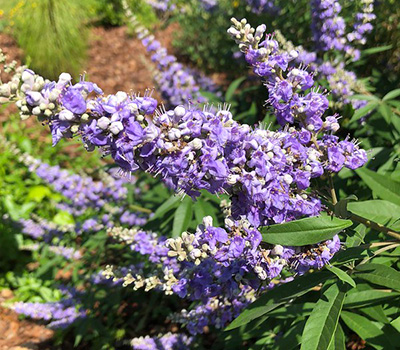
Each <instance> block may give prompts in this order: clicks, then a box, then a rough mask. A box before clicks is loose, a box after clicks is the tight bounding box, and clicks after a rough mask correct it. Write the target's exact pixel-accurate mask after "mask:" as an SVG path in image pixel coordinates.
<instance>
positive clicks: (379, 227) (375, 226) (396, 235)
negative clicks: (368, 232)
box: [350, 213, 400, 240]
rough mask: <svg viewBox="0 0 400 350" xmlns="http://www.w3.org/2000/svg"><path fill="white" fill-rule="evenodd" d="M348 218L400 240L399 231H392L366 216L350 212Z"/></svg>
mask: <svg viewBox="0 0 400 350" xmlns="http://www.w3.org/2000/svg"><path fill="white" fill-rule="evenodd" d="M350 220H352V221H356V222H359V223H361V224H363V225H365V226H367V227H370V228H372V229H374V230H376V231H379V232H383V233H385V234H387V235H389V236H391V237H393V238H396V239H397V240H400V232H397V231H394V230H392V229H390V228H388V227H386V226H383V225H381V224H378V223H377V222H374V221H371V220H368V219H366V218H363V217H362V216H359V215H356V214H353V213H351V215H350Z"/></svg>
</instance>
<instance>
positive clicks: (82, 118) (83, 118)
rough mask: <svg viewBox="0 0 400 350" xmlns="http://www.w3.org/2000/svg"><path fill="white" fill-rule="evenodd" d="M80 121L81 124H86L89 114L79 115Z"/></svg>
mask: <svg viewBox="0 0 400 350" xmlns="http://www.w3.org/2000/svg"><path fill="white" fill-rule="evenodd" d="M81 120H82V121H83V122H87V121H88V120H89V114H87V113H83V114H82V115H81Z"/></svg>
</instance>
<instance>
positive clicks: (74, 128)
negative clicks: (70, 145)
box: [71, 124, 79, 134]
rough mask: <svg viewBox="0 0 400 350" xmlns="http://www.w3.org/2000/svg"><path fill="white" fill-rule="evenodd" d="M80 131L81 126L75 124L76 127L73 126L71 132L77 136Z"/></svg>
mask: <svg viewBox="0 0 400 350" xmlns="http://www.w3.org/2000/svg"><path fill="white" fill-rule="evenodd" d="M78 130H79V125H76V124H75V125H72V126H71V132H72V133H74V134H75V133H76V132H78Z"/></svg>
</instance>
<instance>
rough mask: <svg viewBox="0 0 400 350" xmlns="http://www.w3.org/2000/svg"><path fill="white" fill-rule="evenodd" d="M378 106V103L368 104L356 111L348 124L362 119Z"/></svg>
mask: <svg viewBox="0 0 400 350" xmlns="http://www.w3.org/2000/svg"><path fill="white" fill-rule="evenodd" d="M378 106H379V103H378V102H370V103H368V104H367V105H366V106H364V107H361V108H359V109H357V110H356V111H355V112H354V114H353V116H352V117H351V119H350V121H349V123H353V122H355V121H357V120H358V119H361V118H362V117H365V116H366V115H367V114H368V113H369V112H371V111H372V110H374V109H375V108H376V107H378Z"/></svg>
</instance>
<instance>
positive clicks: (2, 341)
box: [0, 289, 54, 350]
mask: <svg viewBox="0 0 400 350" xmlns="http://www.w3.org/2000/svg"><path fill="white" fill-rule="evenodd" d="M12 296H13V295H12V292H11V291H10V290H7V289H5V290H2V291H1V292H0V350H28V349H29V350H49V349H51V348H52V347H51V339H52V337H53V333H54V332H53V331H52V330H50V329H47V328H46V327H45V326H44V325H40V324H36V323H35V322H33V321H29V320H19V319H18V315H17V314H16V313H15V312H14V311H12V310H10V309H8V308H5V307H3V306H1V304H2V303H3V302H4V301H6V300H8V299H10V298H12Z"/></svg>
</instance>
